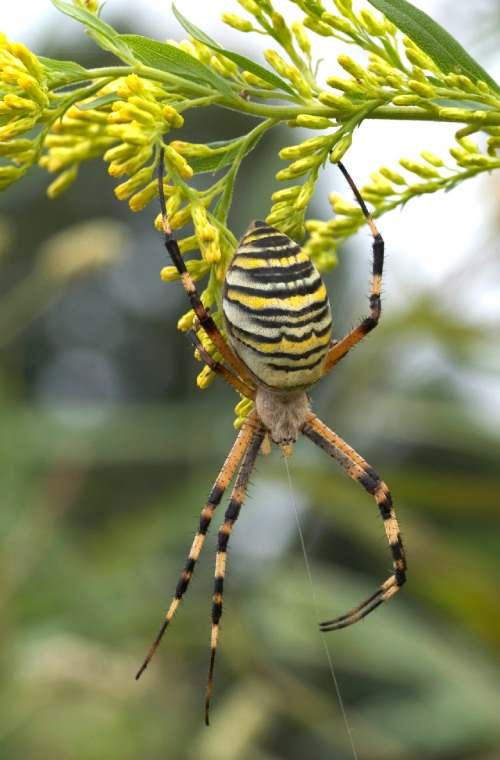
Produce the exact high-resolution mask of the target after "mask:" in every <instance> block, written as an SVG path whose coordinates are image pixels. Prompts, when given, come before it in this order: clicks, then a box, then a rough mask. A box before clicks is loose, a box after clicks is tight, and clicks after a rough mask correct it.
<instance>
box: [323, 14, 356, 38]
mask: <svg viewBox="0 0 500 760" xmlns="http://www.w3.org/2000/svg"><path fill="white" fill-rule="evenodd" d="M321 21H322V22H323V23H325V24H328V26H331V27H332V29H335V31H337V32H344V34H348V35H350V34H352V32H353V27H352V24H350V23H349V21H347V19H345V18H341V17H340V16H334V14H333V13H326V12H325V13H322V14H321Z"/></svg>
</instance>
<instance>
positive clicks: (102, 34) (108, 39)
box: [51, 0, 128, 60]
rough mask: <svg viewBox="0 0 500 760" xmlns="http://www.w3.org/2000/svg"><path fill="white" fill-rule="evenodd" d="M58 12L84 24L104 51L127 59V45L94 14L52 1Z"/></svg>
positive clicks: (61, 0) (68, 4) (59, 0)
mask: <svg viewBox="0 0 500 760" xmlns="http://www.w3.org/2000/svg"><path fill="white" fill-rule="evenodd" d="M51 3H52V5H54V6H55V7H56V8H57V10H58V11H61V13H64V14H66V16H70V17H71V18H74V19H75V20H76V21H79V22H80V23H81V24H84V25H85V26H86V27H87V28H88V29H89V33H90V36H91V37H92V38H93V39H94V40H95V41H96V42H97V43H98V44H99V45H100V46H101V47H102V48H103V49H104V50H110V51H111V52H112V53H115V55H119V56H120V57H123V58H124V60H126V58H127V52H128V51H127V48H126V46H125V45H121V44H120V41H119V38H118V37H117V34H116V31H115V30H114V29H113V27H112V26H110V25H109V24H106V23H105V22H104V21H102V20H101V19H100V18H99V17H98V16H96V15H95V14H94V13H90V11H87V10H86V9H85V8H81V7H80V6H77V5H71V4H70V3H65V2H63V0H51Z"/></svg>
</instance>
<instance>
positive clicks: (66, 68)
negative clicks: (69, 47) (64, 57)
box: [38, 55, 90, 79]
mask: <svg viewBox="0 0 500 760" xmlns="http://www.w3.org/2000/svg"><path fill="white" fill-rule="evenodd" d="M38 60H39V61H40V63H41V64H42V66H43V67H44V68H45V69H47V72H48V74H49V76H50V75H51V74H55V75H58V76H63V77H68V78H71V79H73V78H75V77H76V78H78V79H83V78H85V77H86V78H87V79H89V78H90V77H89V74H88V71H87V69H84V67H83V66H80V64H78V63H74V62H73V61H54V60H53V59H52V58H45V57H44V56H42V55H39V56H38Z"/></svg>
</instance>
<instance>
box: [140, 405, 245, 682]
mask: <svg viewBox="0 0 500 760" xmlns="http://www.w3.org/2000/svg"><path fill="white" fill-rule="evenodd" d="M255 418H256V414H255V412H251V413H250V414H249V416H248V418H247V420H246V422H245V424H244V425H243V427H242V428H241V430H240V433H239V435H238V437H237V439H236V441H235V442H234V445H233V447H232V449H231V451H230V452H229V455H228V457H227V459H226V461H225V462H224V465H223V467H222V470H221V471H220V473H219V476H218V478H217V480H216V481H215V483H214V486H213V488H212V491H211V492H210V495H209V497H208V500H207V503H206V504H205V506H204V507H203V510H202V512H201V515H200V521H199V525H198V530H197V532H196V535H195V537H194V541H193V544H192V546H191V550H190V552H189V556H188V558H187V560H186V564H185V566H184V570H183V571H182V575H181V577H180V578H179V581H178V583H177V587H176V589H175V594H174V598H173V600H172V602H171V604H170V607H169V609H168V612H167V614H166V615H165V620H164V621H163V624H162V626H161V628H160V630H159V632H158V635H157V636H156V638H155V640H154V642H153V645H152V646H151V649H150V650H149V652H148V654H147V656H146V658H145V660H144V662H143V663H142V665H141V667H140V668H139V670H138V672H137V675H136V679H138V678H140V676H141V675H142V673H143V672H144V671H145V670H146V668H147V666H148V665H149V663H150V661H151V659H152V657H153V655H154V653H155V652H156V650H157V648H158V644H159V643H160V641H161V639H162V638H163V634H164V633H165V631H166V630H167V627H168V626H169V624H170V621H171V620H172V618H173V616H174V615H175V613H176V611H177V608H178V606H179V604H180V602H181V599H182V597H183V596H184V594H185V593H186V591H187V589H188V586H189V582H190V580H191V578H192V576H193V571H194V568H195V565H196V562H197V561H198V558H199V556H200V553H201V550H202V548H203V543H204V541H205V536H206V534H207V531H208V528H209V526H210V523H211V521H212V517H213V514H214V512H215V509H216V508H217V507H218V506H219V504H220V501H221V499H222V497H223V496H224V493H225V492H226V490H227V488H228V486H229V484H230V482H231V480H232V478H233V475H234V473H235V472H236V468H237V467H238V464H239V462H240V460H241V458H242V456H243V455H244V453H245V450H246V449H247V448H248V445H249V442H250V441H251V440H252V437H253V436H254V434H255Z"/></svg>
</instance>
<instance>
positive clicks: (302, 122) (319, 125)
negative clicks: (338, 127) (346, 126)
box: [296, 113, 333, 129]
mask: <svg viewBox="0 0 500 760" xmlns="http://www.w3.org/2000/svg"><path fill="white" fill-rule="evenodd" d="M296 122H297V124H298V125H299V127H307V129H328V128H329V127H332V126H333V122H332V121H330V119H327V118H326V116H311V115H310V114H308V113H301V114H299V115H298V116H297V118H296Z"/></svg>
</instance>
